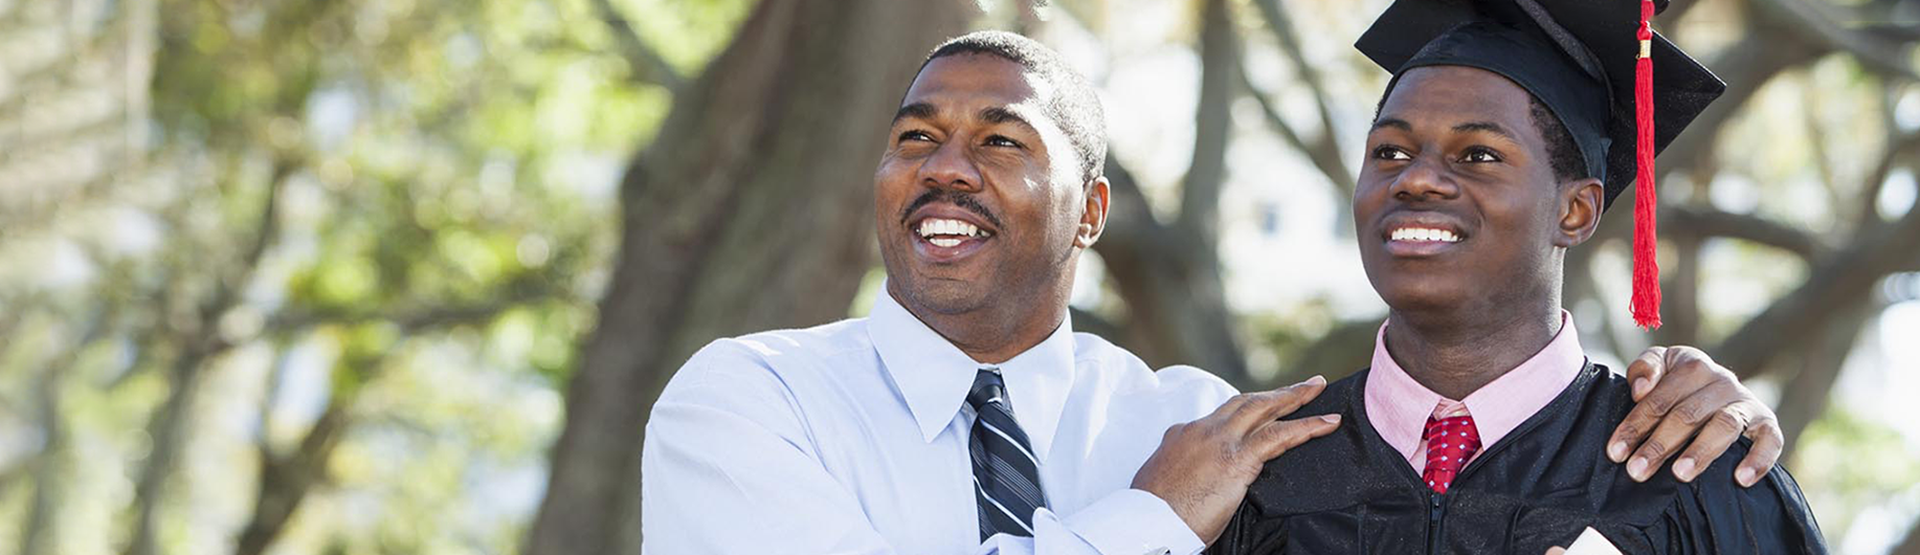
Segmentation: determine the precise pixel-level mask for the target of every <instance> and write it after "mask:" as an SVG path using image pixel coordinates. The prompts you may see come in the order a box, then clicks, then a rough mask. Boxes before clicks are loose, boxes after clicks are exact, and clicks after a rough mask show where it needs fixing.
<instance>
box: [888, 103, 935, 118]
mask: <svg viewBox="0 0 1920 555" xmlns="http://www.w3.org/2000/svg"><path fill="white" fill-rule="evenodd" d="M934 112H935V110H934V109H933V105H932V104H928V103H925V102H915V103H912V104H908V105H906V106H901V107H900V111H898V112H894V113H893V123H900V120H903V119H907V118H920V119H932V118H933V114H934Z"/></svg>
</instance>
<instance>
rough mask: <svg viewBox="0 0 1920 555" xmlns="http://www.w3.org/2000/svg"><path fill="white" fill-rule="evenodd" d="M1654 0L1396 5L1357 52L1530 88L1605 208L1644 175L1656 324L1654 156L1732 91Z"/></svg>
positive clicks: (1645, 287) (1642, 318) (1646, 292)
mask: <svg viewBox="0 0 1920 555" xmlns="http://www.w3.org/2000/svg"><path fill="white" fill-rule="evenodd" d="M1666 4H1667V3H1666V1H1664V0H1662V1H1659V2H1653V1H1649V0H1639V1H1636V0H1397V1H1396V2H1394V3H1393V4H1392V5H1391V6H1388V7H1387V10H1386V11H1385V12H1384V13H1382V14H1381V15H1380V18H1379V19H1378V20H1376V21H1374V24H1373V26H1372V27H1371V28H1369V29H1367V32H1366V34H1364V35H1361V37H1360V41H1359V42H1358V43H1356V44H1355V45H1354V46H1356V47H1358V48H1359V49H1360V51H1361V52H1362V53H1364V54H1366V55H1367V57H1368V58H1371V59H1372V60H1373V62H1374V63H1376V64H1379V65H1380V67H1383V68H1386V69H1387V70H1389V71H1392V72H1393V73H1394V81H1393V82H1391V83H1389V84H1388V85H1387V89H1388V90H1392V88H1393V86H1394V85H1396V84H1398V82H1399V76H1400V75H1402V74H1403V73H1405V72H1406V71H1407V70H1410V69H1413V68H1416V67H1424V66H1433V65H1460V66H1468V67H1476V68H1480V69H1484V70H1487V71H1491V72H1494V73H1496V74H1499V75H1501V76H1504V77H1506V78H1508V79H1510V80H1512V81H1513V82H1514V83H1516V84H1518V85H1520V87H1521V88H1523V89H1526V90H1527V92H1529V93H1531V94H1532V95H1533V97H1534V98H1536V99H1538V100H1539V101H1540V103H1541V104H1544V105H1546V107H1547V109H1548V110H1549V111H1551V112H1553V114H1554V116H1556V117H1558V118H1559V119H1560V122H1561V124H1562V125H1564V126H1565V127H1566V129H1567V132H1568V133H1569V134H1570V135H1572V137H1573V141H1574V144H1575V145H1576V146H1577V147H1578V149H1579V151H1580V153H1581V155H1582V157H1583V158H1584V159H1585V160H1584V161H1585V164H1586V170H1587V174H1588V176H1589V177H1595V178H1599V179H1600V180H1601V181H1602V182H1604V183H1605V186H1606V205H1607V207H1611V206H1612V205H1613V199H1614V198H1615V197H1617V196H1619V195H1620V193H1621V192H1622V191H1625V190H1626V189H1627V186H1628V185H1630V184H1632V183H1633V181H1634V180H1635V179H1636V177H1637V178H1638V179H1639V181H1640V183H1641V186H1640V189H1639V192H1638V194H1637V198H1636V201H1635V223H1636V225H1635V230H1634V249H1633V250H1634V298H1633V309H1634V310H1633V312H1634V320H1635V321H1636V322H1637V323H1639V324H1640V325H1641V326H1642V327H1647V328H1655V327H1659V325H1660V316H1659V305H1660V291H1659V269H1658V268H1657V267H1656V266H1655V265H1654V256H1653V254H1654V253H1653V250H1654V246H1655V245H1656V242H1655V241H1654V231H1653V226H1654V205H1655V204H1656V201H1655V198H1656V197H1655V196H1654V194H1653V185H1652V181H1653V156H1654V154H1656V153H1658V152H1659V151H1660V150H1662V149H1665V148H1666V146H1667V144H1669V143H1671V142H1673V139H1674V137H1677V136H1679V135H1680V131H1681V130H1682V129H1685V128H1686V127H1687V124H1688V123H1692V122H1693V119H1694V117H1696V116H1698V115H1700V112H1701V111H1703V110H1705V109H1706V107H1707V105H1708V104H1709V103H1712V102H1713V100H1714V99H1715V98H1718V97H1719V96H1720V93H1722V92H1724V91H1725V90H1726V83H1724V82H1721V81H1720V78H1718V77H1715V76H1714V75H1713V72H1711V71H1708V70H1707V68H1705V67H1703V66H1701V65H1700V63H1699V62H1696V61H1694V60H1693V58H1691V57H1688V56H1687V55H1686V53H1684V52H1681V51H1680V49H1679V48H1678V47H1676V46H1674V45H1673V43H1672V42H1669V41H1667V39H1666V38H1665V37H1661V36H1659V35H1658V34H1655V33H1653V32H1652V31H1651V29H1650V28H1649V27H1647V25H1646V20H1647V19H1650V18H1651V17H1652V16H1653V15H1654V14H1655V13H1658V12H1659V11H1661V10H1664V9H1665V8H1666Z"/></svg>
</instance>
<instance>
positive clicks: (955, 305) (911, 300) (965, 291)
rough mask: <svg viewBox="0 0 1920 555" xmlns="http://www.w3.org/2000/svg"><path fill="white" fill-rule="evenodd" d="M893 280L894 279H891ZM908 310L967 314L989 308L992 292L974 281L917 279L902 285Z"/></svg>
mask: <svg viewBox="0 0 1920 555" xmlns="http://www.w3.org/2000/svg"><path fill="white" fill-rule="evenodd" d="M889 279H892V278H889ZM898 284H899V285H898V286H899V287H900V297H901V298H902V299H903V300H904V301H905V304H907V305H908V306H907V308H911V309H917V310H925V311H929V312H933V313H934V314H963V313H967V312H971V311H974V310H979V309H980V308H981V307H984V306H986V305H987V304H988V302H989V300H990V297H991V296H990V295H988V294H987V290H988V288H987V287H985V286H983V284H980V283H976V282H974V281H972V280H965V279H954V278H944V277H926V276H916V277H911V278H908V279H905V280H900V281H899V282H898Z"/></svg>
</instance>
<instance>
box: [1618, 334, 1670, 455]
mask: <svg viewBox="0 0 1920 555" xmlns="http://www.w3.org/2000/svg"><path fill="white" fill-rule="evenodd" d="M1666 361H1667V348H1666V347H1661V346H1659V345H1655V346H1652V347H1647V350H1646V351H1643V352H1641V353H1640V358H1637V359H1634V361H1633V362H1632V363H1631V364H1628V365H1627V383H1629V384H1632V390H1633V400H1634V401H1639V400H1641V399H1642V398H1644V397H1646V396H1647V392H1648V391H1652V390H1653V386H1655V385H1657V384H1659V383H1660V378H1661V377H1662V376H1665V375H1666V370H1667V362H1666ZM1615 462H1619V461H1615Z"/></svg>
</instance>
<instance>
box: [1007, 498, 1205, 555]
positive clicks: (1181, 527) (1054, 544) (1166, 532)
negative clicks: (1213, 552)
mask: <svg viewBox="0 0 1920 555" xmlns="http://www.w3.org/2000/svg"><path fill="white" fill-rule="evenodd" d="M1033 533H1034V536H1033V537H1031V538H1023V537H1015V536H1009V535H1006V534H1001V535H997V536H994V537H992V538H988V539H987V542H986V543H984V544H981V545H980V549H979V550H978V551H976V552H975V553H976V554H977V555H1028V554H1032V555H1054V554H1079V553H1085V554H1089V555H1091V554H1099V555H1169V554H1171V555H1194V554H1196V553H1199V552H1200V550H1202V549H1206V547H1207V545H1206V544H1205V543H1202V542H1201V541H1200V536H1197V535H1194V533H1193V529H1192V528H1189V527H1187V522H1186V521H1184V520H1181V519H1180V515H1178V514H1175V513H1174V512H1173V507H1171V506H1169V505H1167V502H1166V501H1162V500H1161V499H1160V498H1158V497H1154V496H1153V494H1151V493H1147V492H1145V491H1141V490H1137V489H1127V490H1121V491H1117V492H1114V493H1112V494H1110V495H1108V496H1106V497H1104V498H1101V499H1100V500H1099V501H1096V502H1094V503H1093V504H1092V505H1088V506H1087V507H1086V508H1084V509H1081V510H1080V511H1079V512H1076V513H1074V514H1073V515H1071V516H1068V517H1066V518H1061V517H1060V516H1059V515H1056V514H1054V513H1053V512H1052V511H1049V510H1047V509H1040V510H1038V511H1035V512H1034V515H1033Z"/></svg>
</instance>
